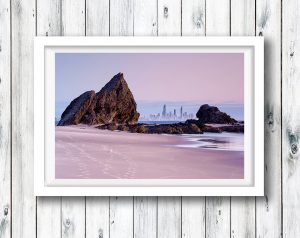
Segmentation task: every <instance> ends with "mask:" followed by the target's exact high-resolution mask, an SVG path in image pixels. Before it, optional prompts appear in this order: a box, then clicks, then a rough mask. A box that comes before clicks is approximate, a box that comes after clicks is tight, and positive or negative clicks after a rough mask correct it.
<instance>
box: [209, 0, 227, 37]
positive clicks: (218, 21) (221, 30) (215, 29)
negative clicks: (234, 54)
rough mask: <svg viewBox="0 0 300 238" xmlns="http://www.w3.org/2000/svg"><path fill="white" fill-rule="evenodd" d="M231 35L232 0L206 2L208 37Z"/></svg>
mask: <svg viewBox="0 0 300 238" xmlns="http://www.w3.org/2000/svg"><path fill="white" fill-rule="evenodd" d="M229 34H230V0H210V1H206V35H208V36H228V35H229Z"/></svg>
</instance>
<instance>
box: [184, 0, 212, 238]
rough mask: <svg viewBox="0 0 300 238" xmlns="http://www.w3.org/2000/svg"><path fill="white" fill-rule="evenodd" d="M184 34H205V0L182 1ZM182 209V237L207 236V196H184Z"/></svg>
mask: <svg viewBox="0 0 300 238" xmlns="http://www.w3.org/2000/svg"><path fill="white" fill-rule="evenodd" d="M182 35H183V36H204V35H205V1H203V0H192V1H190V0H183V1H182ZM181 211H182V214H181V216H182V221H181V227H182V231H181V232H182V235H181V237H182V238H194V237H195V238H196V237H205V219H206V218H205V197H182V204H181Z"/></svg>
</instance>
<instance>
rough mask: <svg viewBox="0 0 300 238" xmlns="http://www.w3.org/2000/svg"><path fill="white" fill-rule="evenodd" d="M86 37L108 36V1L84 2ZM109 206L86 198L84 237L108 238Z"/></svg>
mask: <svg viewBox="0 0 300 238" xmlns="http://www.w3.org/2000/svg"><path fill="white" fill-rule="evenodd" d="M86 35H87V36H108V35H109V0H102V1H98V0H87V1H86ZM109 206H110V199H109V197H87V198H86V221H85V223H86V237H98V238H107V237H109V235H110V234H109V233H110V227H109V226H110V224H109V214H110V213H109Z"/></svg>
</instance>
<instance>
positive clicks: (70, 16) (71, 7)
mask: <svg viewBox="0 0 300 238" xmlns="http://www.w3.org/2000/svg"><path fill="white" fill-rule="evenodd" d="M61 4H62V5H61V7H62V9H61V11H62V15H61V16H62V26H61V27H62V35H64V36H84V35H85V0H62V3H61Z"/></svg>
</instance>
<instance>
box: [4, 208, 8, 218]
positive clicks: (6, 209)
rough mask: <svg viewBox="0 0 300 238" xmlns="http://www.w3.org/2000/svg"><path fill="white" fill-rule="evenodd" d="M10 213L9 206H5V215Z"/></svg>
mask: <svg viewBox="0 0 300 238" xmlns="http://www.w3.org/2000/svg"><path fill="white" fill-rule="evenodd" d="M7 215H8V206H4V216H7Z"/></svg>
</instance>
